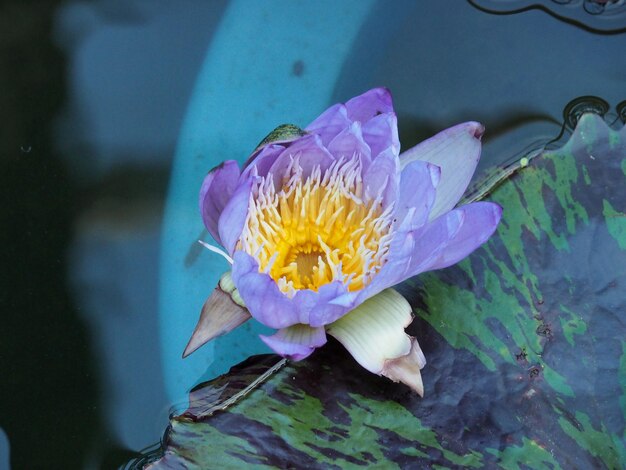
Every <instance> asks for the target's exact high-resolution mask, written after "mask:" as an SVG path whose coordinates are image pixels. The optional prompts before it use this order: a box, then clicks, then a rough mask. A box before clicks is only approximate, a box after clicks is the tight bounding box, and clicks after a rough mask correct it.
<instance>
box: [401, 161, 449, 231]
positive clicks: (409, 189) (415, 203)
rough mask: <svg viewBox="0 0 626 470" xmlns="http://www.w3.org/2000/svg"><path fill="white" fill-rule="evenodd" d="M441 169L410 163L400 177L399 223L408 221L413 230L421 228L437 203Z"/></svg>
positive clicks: (428, 164) (420, 163) (420, 162)
mask: <svg viewBox="0 0 626 470" xmlns="http://www.w3.org/2000/svg"><path fill="white" fill-rule="evenodd" d="M439 175H440V169H439V167H437V166H435V165H431V164H430V163H426V162H422V161H419V160H418V161H415V162H411V163H409V164H408V165H407V166H406V167H405V168H404V170H402V173H401V175H400V194H399V197H398V201H397V203H396V211H395V217H396V219H397V220H398V221H399V223H403V222H404V219H405V218H406V217H407V216H410V218H411V220H410V221H407V222H408V223H409V225H410V227H411V228H413V229H415V228H418V227H421V226H422V225H424V224H425V223H426V222H427V221H428V216H429V214H430V211H431V209H432V207H433V203H434V202H435V195H436V189H435V188H436V187H437V184H438V183H439Z"/></svg>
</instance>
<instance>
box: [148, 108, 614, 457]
mask: <svg viewBox="0 0 626 470" xmlns="http://www.w3.org/2000/svg"><path fill="white" fill-rule="evenodd" d="M513 170H515V171H513ZM499 174H500V175H501V178H495V180H498V181H499V182H498V184H497V185H494V184H493V181H494V175H493V174H492V175H491V178H490V179H489V180H488V183H485V184H483V185H481V186H479V187H478V188H477V192H476V193H475V194H477V195H480V197H482V196H484V195H485V194H488V199H490V200H492V201H495V202H498V203H499V204H501V205H502V206H503V207H504V217H503V221H502V223H501V224H500V227H499V229H498V232H497V234H496V235H495V236H494V237H493V238H492V239H491V240H490V241H489V242H488V243H487V244H486V245H484V246H483V247H482V248H481V249H479V250H477V251H476V252H474V253H473V254H472V255H471V256H470V257H469V258H468V259H466V260H465V261H463V262H462V263H460V264H458V265H456V266H454V267H451V268H448V269H445V270H441V271H438V272H433V273H429V274H427V275H422V276H419V277H417V278H414V279H412V280H410V281H409V282H407V283H405V284H403V285H402V286H399V288H398V289H399V290H400V292H401V293H402V294H404V295H405V296H406V297H407V298H408V299H409V300H410V302H411V304H412V305H413V306H414V310H415V313H416V316H417V318H416V320H415V321H414V322H413V324H412V325H411V327H410V328H409V330H410V331H409V332H410V333H411V334H412V335H414V336H416V337H417V339H418V340H419V342H420V344H421V346H422V349H423V351H424V353H425V355H426V357H427V359H428V364H427V365H426V367H425V368H424V369H423V371H422V375H423V380H424V386H425V398H423V399H421V398H419V397H418V396H417V395H415V394H413V393H411V392H410V390H409V389H408V388H407V387H405V386H403V385H399V384H393V383H391V382H389V381H387V380H386V379H383V378H379V377H377V376H374V375H371V374H369V373H368V372H367V371H365V370H363V369H361V368H360V367H359V366H358V364H356V363H355V362H354V360H353V359H352V358H351V357H350V355H349V354H348V353H347V352H345V351H344V350H343V349H342V347H341V346H340V345H339V344H338V343H336V342H332V341H331V342H330V343H329V344H328V345H327V346H325V347H324V348H321V349H320V350H319V351H318V352H316V353H315V354H313V355H312V356H311V357H310V358H309V359H307V360H305V361H302V362H298V363H286V364H285V363H284V362H283V361H282V360H281V359H280V358H279V357H277V356H272V355H270V356H259V357H254V358H251V359H250V360H249V361H247V362H246V363H243V364H242V365H241V366H239V367H238V368H234V369H233V370H232V371H231V372H230V373H229V374H226V375H224V376H222V377H220V378H218V379H216V380H214V381H212V382H208V383H205V384H201V385H200V386H198V387H196V388H195V389H194V390H193V391H192V393H191V396H190V402H191V403H190V406H189V409H188V410H187V411H186V412H184V413H183V414H181V415H179V416H174V417H173V418H172V420H171V424H170V427H169V428H168V430H167V432H166V436H165V439H164V442H163V446H162V453H163V455H162V458H161V459H160V460H158V461H156V462H154V463H153V464H152V465H151V466H150V467H149V468H153V469H159V468H243V467H244V466H252V467H253V468H254V467H257V468H262V467H279V468H324V469H326V468H351V467H357V466H363V467H365V466H377V467H378V468H381V467H384V468H424V467H426V466H428V467H429V468H430V467H434V466H442V467H485V466H487V467H498V466H499V467H505V468H524V467H531V468H620V467H622V466H623V462H626V213H625V212H626V128H623V129H622V130H621V131H614V130H612V129H610V128H609V127H608V126H607V125H606V124H605V123H604V122H603V121H602V119H600V118H599V117H598V116H594V115H584V116H583V117H582V118H581V120H580V122H579V124H578V126H577V128H576V131H575V132H574V133H573V135H572V136H571V138H570V140H569V141H568V143H567V144H566V145H565V146H564V147H562V148H560V149H558V150H556V151H546V152H543V153H541V154H539V155H538V156H536V157H534V158H532V159H530V161H524V162H523V164H517V165H515V166H513V167H509V168H506V169H501V170H500V173H499ZM486 184H488V185H489V186H486ZM470 198H471V196H470ZM246 468H247V467H246Z"/></svg>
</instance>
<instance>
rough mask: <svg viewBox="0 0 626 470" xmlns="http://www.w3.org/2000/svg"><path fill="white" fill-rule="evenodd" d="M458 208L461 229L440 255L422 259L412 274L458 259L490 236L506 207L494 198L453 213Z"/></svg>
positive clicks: (461, 208)
mask: <svg viewBox="0 0 626 470" xmlns="http://www.w3.org/2000/svg"><path fill="white" fill-rule="evenodd" d="M455 212H456V213H460V214H462V217H461V219H462V221H461V224H460V227H459V228H458V230H456V231H455V233H454V235H452V236H451V237H450V239H449V240H447V242H446V243H445V244H444V246H443V248H442V249H441V250H440V251H439V253H438V255H437V256H435V257H431V258H430V260H429V261H428V262H427V263H420V264H419V268H418V269H417V270H416V271H414V272H411V273H410V276H415V275H416V274H419V273H420V272H424V271H431V270H433V269H442V268H446V267H448V266H451V265H453V264H455V263H458V262H459V261H461V260H462V259H463V258H465V257H466V256H468V255H469V254H470V253H471V252H472V251H474V250H475V249H476V248H478V247H479V246H481V245H482V244H483V243H485V242H486V241H487V240H489V237H491V235H493V233H494V232H495V231H496V228H497V227H498V223H499V222H500V218H501V217H502V208H501V207H500V206H499V205H498V204H494V203H492V202H475V203H473V204H467V205H465V206H463V207H460V208H458V209H455V210H453V211H451V212H450V214H453V213H455ZM450 217H453V215H451V216H450ZM426 236H428V234H426V233H425V234H424V237H426ZM420 242H421V239H420ZM412 264H413V263H412ZM410 269H412V268H410Z"/></svg>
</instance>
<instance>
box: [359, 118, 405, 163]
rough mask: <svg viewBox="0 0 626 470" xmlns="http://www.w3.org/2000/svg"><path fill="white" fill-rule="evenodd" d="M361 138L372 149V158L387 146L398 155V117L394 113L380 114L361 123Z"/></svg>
mask: <svg viewBox="0 0 626 470" xmlns="http://www.w3.org/2000/svg"><path fill="white" fill-rule="evenodd" d="M363 138H364V139H365V142H367V143H368V145H369V146H370V147H371V149H372V159H374V158H376V157H377V156H378V154H380V153H381V152H383V151H384V150H387V149H388V148H391V151H392V152H393V153H394V154H396V155H398V154H399V153H400V139H399V138H398V119H397V118H396V115H395V113H385V114H380V115H378V116H375V117H373V118H372V119H370V120H369V121H367V122H366V123H365V124H363Z"/></svg>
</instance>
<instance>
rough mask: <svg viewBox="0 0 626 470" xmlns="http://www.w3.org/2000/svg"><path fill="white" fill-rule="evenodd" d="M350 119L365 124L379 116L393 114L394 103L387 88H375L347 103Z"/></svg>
mask: <svg viewBox="0 0 626 470" xmlns="http://www.w3.org/2000/svg"><path fill="white" fill-rule="evenodd" d="M346 109H347V110H348V118H349V119H350V120H352V121H360V122H362V123H365V122H367V121H369V120H370V119H372V118H373V117H374V116H378V115H379V114H385V113H392V112H393V101H392V99H391V93H389V90H388V89H387V88H374V89H372V90H369V91H366V92H365V93H363V94H362V95H359V96H356V97H354V98H352V99H351V100H350V101H348V102H347V103H346Z"/></svg>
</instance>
